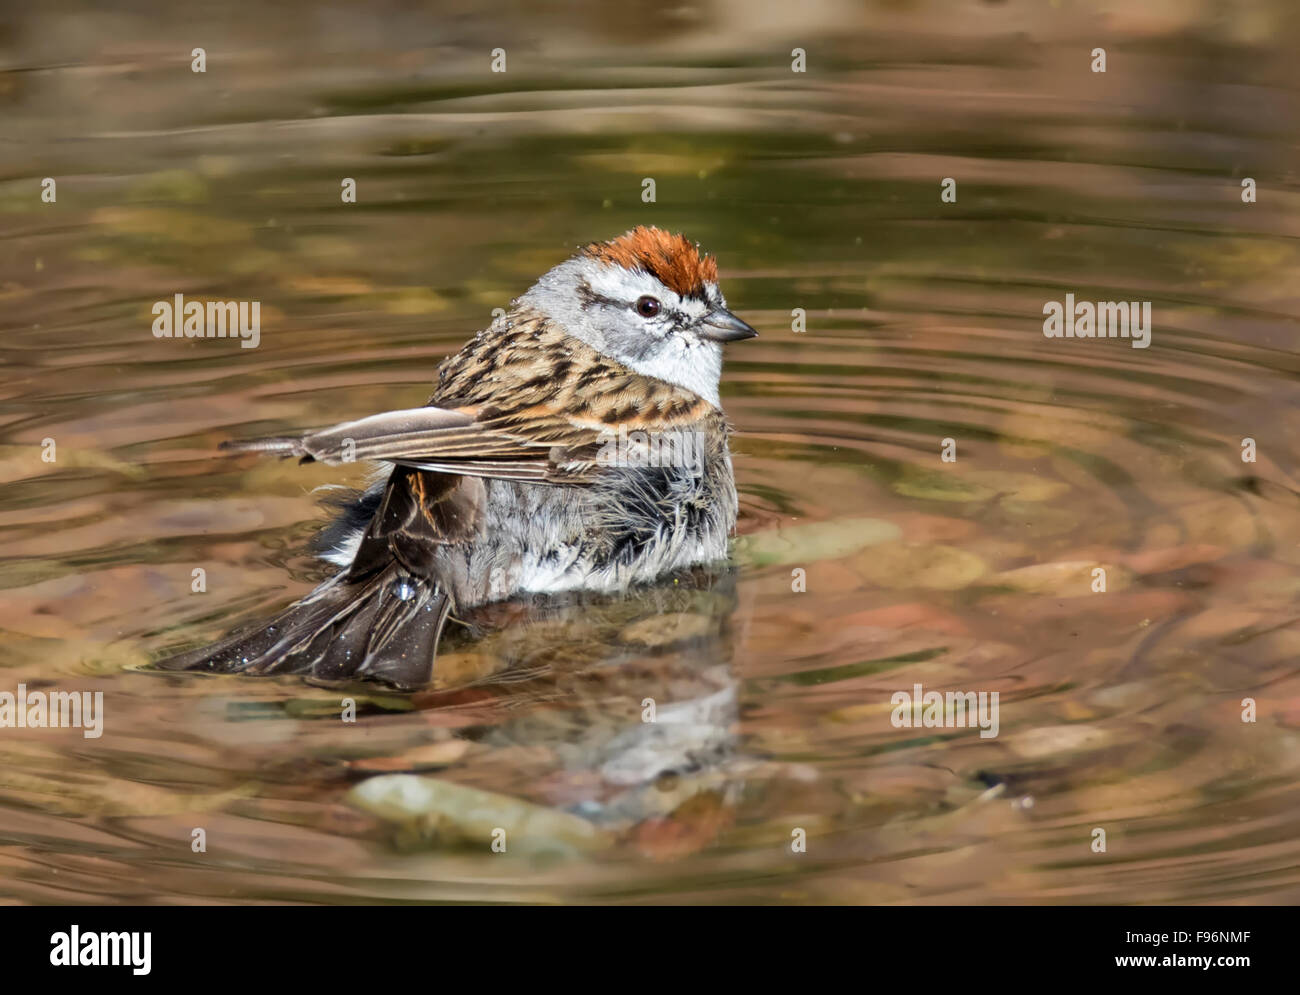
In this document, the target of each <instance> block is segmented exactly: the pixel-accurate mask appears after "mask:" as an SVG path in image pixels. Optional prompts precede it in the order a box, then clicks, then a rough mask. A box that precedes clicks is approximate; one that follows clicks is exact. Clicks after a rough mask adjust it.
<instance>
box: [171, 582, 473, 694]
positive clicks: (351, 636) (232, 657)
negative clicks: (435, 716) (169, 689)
mask: <svg viewBox="0 0 1300 995" xmlns="http://www.w3.org/2000/svg"><path fill="white" fill-rule="evenodd" d="M450 612H451V601H450V599H449V598H448V597H447V595H446V594H445V593H443V592H442V591H441V590H440V589H439V587H438V586H437V585H436V584H432V583H431V582H429V581H428V580H425V579H423V578H421V577H417V576H415V575H413V574H411V573H410V572H409V571H407V570H406V569H405V568H403V567H402V566H401V565H400V564H398V563H393V564H391V565H389V566H388V567H387V568H385V569H383V570H380V571H378V572H376V573H374V574H372V575H371V576H369V577H367V578H364V579H360V580H352V579H349V578H348V576H347V575H346V574H340V575H339V576H337V577H334V578H332V579H331V580H328V581H326V582H325V583H324V584H322V585H321V586H320V587H318V588H316V590H314V591H313V592H312V593H311V594H309V595H307V597H305V598H303V599H302V600H301V601H299V602H297V603H296V604H293V605H291V606H290V607H289V608H287V609H286V610H285V611H283V612H282V613H281V614H280V615H278V616H277V617H275V618H274V619H272V620H271V621H270V622H268V623H264V624H261V625H259V626H258V627H256V628H254V629H251V630H244V631H242V632H239V633H236V634H234V635H232V636H229V637H227V638H226V639H224V640H222V641H221V642H219V643H217V644H216V645H214V646H205V647H203V648H202V649H198V650H194V651H191V652H189V653H183V654H180V655H179V656H174V657H171V658H170V659H167V660H163V661H161V662H160V663H158V664H157V665H156V666H157V667H159V668H160V669H162V670H203V671H207V672H209V673H224V674H235V673H242V674H310V675H311V676H312V677H315V678H318V679H321V680H327V681H343V680H351V679H368V680H380V681H384V682H385V683H388V684H392V685H394V686H396V687H420V686H422V685H425V684H428V683H429V681H430V680H431V679H432V676H433V661H434V657H435V656H436V654H437V648H438V640H439V638H440V636H441V635H442V630H443V628H444V626H445V625H446V623H447V618H448V615H449V614H450Z"/></svg>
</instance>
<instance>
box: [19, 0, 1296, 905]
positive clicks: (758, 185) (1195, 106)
mask: <svg viewBox="0 0 1300 995" xmlns="http://www.w3.org/2000/svg"><path fill="white" fill-rule="evenodd" d="M1133 6H1135V5H1131V4H1128V3H1119V2H1115V3H1087V2H1074V3H1065V2H1062V3H1060V4H1056V5H1047V4H1024V3H1016V2H1007V3H959V2H940V0H930V2H924V3H922V2H919V0H918V2H915V3H909V2H903V0H896V2H891V3H883V2H882V3H871V4H858V5H849V4H835V3H824V4H821V5H815V6H814V7H812V8H807V7H796V5H788V4H776V3H772V4H759V5H756V6H754V5H750V6H746V7H742V5H741V4H739V3H735V2H718V3H706V4H703V5H701V6H695V7H680V8H675V9H673V10H672V11H671V12H669V13H662V12H660V11H659V9H658V5H654V4H633V5H631V6H620V7H619V8H618V10H617V11H615V9H614V8H612V7H608V6H601V7H597V8H592V9H591V10H588V11H582V10H578V9H576V8H575V9H574V11H572V12H570V13H552V14H548V15H546V16H540V15H538V14H536V13H529V12H527V9H526V7H525V6H524V5H518V6H511V7H507V8H506V9H505V10H504V12H500V11H499V12H497V13H494V14H488V13H484V12H482V11H481V9H480V7H479V5H477V4H469V3H461V4H451V5H444V8H445V9H444V11H443V13H442V14H440V15H437V16H435V15H433V14H431V13H422V12H418V11H417V10H415V9H414V8H413V7H411V6H409V5H406V4H398V3H391V4H383V3H381V4H374V5H371V6H370V8H369V9H370V10H371V11H372V12H373V19H366V20H363V19H361V18H360V16H359V15H358V14H357V13H355V12H353V13H348V12H347V11H345V10H343V9H342V8H338V9H335V8H324V9H322V8H319V7H313V8H308V7H306V6H305V5H304V6H303V7H302V8H301V9H298V8H297V6H296V5H293V4H290V5H281V6H279V7H277V8H276V11H275V12H271V13H268V12H267V11H265V10H263V8H262V7H261V5H247V6H241V5H239V4H236V5H234V7H233V8H231V12H229V13H223V14H220V15H218V14H216V13H211V12H205V13H203V14H195V13H189V14H183V13H178V12H171V13H169V12H170V11H172V7H171V6H170V5H167V6H163V5H158V6H157V8H156V9H154V5H150V4H141V5H136V6H135V7H134V8H132V9H133V10H134V11H135V13H132V14H124V13H118V14H108V13H102V12H77V11H76V7H75V5H73V6H70V7H67V8H62V7H60V8H57V10H51V9H48V8H47V9H44V10H38V9H37V8H35V7H29V8H27V9H26V10H23V9H14V10H11V11H10V12H8V13H6V14H4V15H3V18H2V19H0V67H3V72H0V114H2V115H3V120H4V128H3V141H0V236H2V240H0V301H2V302H3V310H2V311H0V325H2V326H3V336H2V337H0V362H2V363H3V369H4V376H3V394H2V397H0V416H2V418H3V422H2V423H3V425H4V433H3V449H2V450H0V469H2V471H3V480H4V484H5V486H4V489H3V492H0V530H2V531H0V536H2V538H3V550H2V553H3V559H0V588H2V589H3V597H2V599H0V629H2V631H0V645H2V647H3V651H2V656H0V667H3V673H0V691H11V692H12V691H15V690H16V688H17V685H18V684H19V683H25V684H26V685H27V687H28V688H29V689H30V690H35V689H37V688H41V689H45V690H50V689H65V690H66V689H84V690H92V691H102V692H103V695H104V729H103V735H102V737H100V738H98V739H87V738H85V737H83V736H82V734H81V733H80V732H79V731H77V730H68V729H60V730H33V729H0V896H3V897H4V898H5V899H7V900H9V901H16V902H77V903H80V902H86V903H105V902H116V901H129V902H161V903H176V902H232V901H241V902H242V901H305V902H330V903H337V902H356V901H431V900H433V901H447V900H451V901H467V900H468V901H491V902H502V901H542V902H573V901H601V902H606V901H609V902H628V901H637V902H660V901H691V902H727V901H731V902H735V901H743V902H810V903H822V902H848V903H861V902H957V903H999V902H1028V903H1040V902H1042V903H1091V902H1171V901H1173V902H1268V903H1277V902H1295V901H1297V900H1300V840H1298V839H1297V832H1296V816H1297V811H1298V810H1300V787H1297V781H1296V774H1297V768H1298V767H1300V667H1298V666H1297V663H1296V660H1297V650H1300V627H1298V626H1297V625H1296V622H1297V620H1298V619H1300V547H1298V545H1297V544H1298V543H1300V496H1298V492H1297V469H1298V468H1297V460H1296V452H1297V449H1296V438H1295V437H1296V432H1297V429H1300V413H1298V411H1300V408H1298V407H1297V403H1296V402H1297V377H1296V374H1297V371H1298V370H1300V357H1298V356H1297V352H1296V347H1295V343H1296V333H1297V327H1298V320H1300V292H1298V291H1297V289H1296V288H1297V287H1300V248H1298V247H1297V241H1296V235H1297V228H1298V222H1300V185H1298V181H1297V176H1296V174H1295V171H1294V169H1295V167H1294V164H1295V162H1296V151H1297V150H1296V141H1295V134H1296V124H1297V119H1298V118H1297V111H1300V99H1298V98H1297V83H1298V82H1300V79H1298V76H1297V70H1296V66H1295V57H1294V53H1295V51H1296V46H1297V43H1300V15H1298V14H1297V12H1296V11H1295V10H1294V9H1293V5H1291V4H1290V3H1288V2H1285V0H1277V2H1260V3H1242V4H1229V3H1209V2H1206V3H1200V4H1197V3H1190V4H1189V3H1172V2H1170V3H1148V4H1143V5H1141V6H1142V7H1143V10H1142V12H1141V13H1137V12H1133V11H1131V10H1129V8H1131V7H1133ZM205 10H207V9H206V8H205ZM195 45H203V46H204V47H205V48H206V52H207V60H208V61H207V69H208V71H207V72H206V73H204V74H196V73H193V72H191V69H190V58H191V56H190V51H191V49H192V48H193V47H194V46H195ZM1097 46H1102V47H1105V48H1106V50H1107V58H1108V65H1107V71H1106V73H1105V74H1101V73H1093V72H1091V71H1090V69H1089V63H1090V61H1091V56H1090V52H1091V50H1092V49H1093V48H1094V47H1097ZM496 47H503V48H505V49H506V52H507V60H508V61H507V72H505V73H504V74H493V73H491V72H490V71H489V66H490V61H491V55H490V53H491V50H492V49H493V48H496ZM794 47H803V48H805V49H806V50H807V53H808V55H807V59H808V64H807V68H808V71H807V72H806V73H802V74H797V73H792V72H791V71H790V61H791V59H790V55H789V53H790V51H791V49H792V48H794ZM47 176H48V177H53V178H55V179H56V181H57V200H56V202H55V203H52V204H49V203H42V202H41V200H40V191H41V182H40V181H41V179H42V178H43V177H47ZM343 177H352V178H354V179H356V181H357V185H358V202H357V203H356V204H343V203H342V202H341V199H340V182H341V180H342V178H343ZM646 177H650V178H653V179H655V181H656V188H657V189H656V195H657V199H656V202H655V203H653V204H648V203H643V202H642V200H641V192H642V180H643V179H644V178H646ZM944 177H952V178H955V179H956V181H957V201H956V202H955V203H942V202H941V201H940V181H941V180H942V179H943V178H944ZM1246 177H1249V178H1252V179H1254V180H1255V181H1256V183H1257V185H1258V200H1257V202H1255V203H1243V201H1242V197H1241V182H1242V180H1243V178H1246ZM637 223H655V224H659V225H662V226H665V227H671V228H674V229H680V230H684V231H686V232H687V233H688V234H689V235H690V236H691V237H693V238H695V239H698V240H699V241H700V242H701V243H702V244H703V245H704V246H705V247H706V248H707V249H709V250H710V251H712V252H714V253H716V254H717V256H718V258H719V260H720V263H721V267H722V273H723V289H724V292H725V293H726V294H727V295H728V298H729V300H730V302H731V304H732V306H733V307H734V309H735V310H737V311H738V312H739V313H741V314H742V315H744V316H745V317H746V318H747V319H748V320H750V321H751V322H752V323H753V324H755V325H756V326H758V327H759V328H760V329H761V330H762V337H761V338H760V339H759V340H758V341H756V342H750V343H743V344H740V345H738V346H736V347H734V348H732V349H731V350H730V359H729V363H728V367H727V372H726V375H725V379H724V388H723V400H724V405H725V407H726V409H727V412H728V414H729V415H730V417H731V418H732V420H733V422H734V423H735V425H736V427H737V429H738V432H739V435H738V437H737V440H736V443H735V449H736V452H737V472H738V477H739V484H740V489H741V492H742V522H741V526H740V532H741V533H742V538H741V540H740V542H739V545H738V551H737V568H736V571H735V572H734V574H732V575H730V576H726V577H722V578H714V579H709V578H697V579H696V580H695V581H694V582H686V583H679V584H677V585H675V586H671V585H665V586H664V587H663V588H660V589H656V590H651V591H642V592H637V593H636V594H634V595H633V596H631V597H629V598H627V599H623V600H616V601H613V602H602V603H597V604H589V605H577V606H574V605H564V604H559V605H555V606H552V607H551V608H550V609H548V610H546V611H541V612H534V613H530V614H525V613H523V612H520V611H515V610H512V609H510V608H509V607H505V608H502V609H498V610H497V611H495V612H493V613H488V615H487V617H485V618H484V619H480V620H479V621H480V624H481V629H482V631H483V632H485V633H486V634H485V635H483V636H482V638H473V637H471V635H470V634H468V633H465V632H460V631H458V632H456V633H453V635H452V637H451V639H450V640H449V641H448V645H447V647H446V656H445V657H444V658H443V661H442V665H441V669H440V671H439V676H438V681H437V684H436V686H435V687H434V688H431V689H430V690H428V691H426V692H421V693H419V694H416V695H414V696H406V695H400V694H394V693H389V692H385V691H384V690H383V689H382V688H376V687H373V686H372V687H361V688H353V689H343V690H342V691H341V690H339V689H329V688H319V687H312V686H309V685H307V684H305V683H304V682H301V681H299V680H296V679H283V680H267V679H261V680H258V679H249V678H202V677H197V676H174V675H168V676H162V675H158V674H155V673H150V672H148V671H147V670H146V669H144V668H145V667H146V665H147V664H148V662H149V660H150V659H153V658H157V657H158V656H160V655H162V654H163V653H165V652H167V651H169V650H174V649H177V648H180V647H183V646H189V645H192V644H195V643H198V642H201V641H203V640H205V639H210V638H214V637H216V636H218V635H220V634H221V633H222V632H224V631H225V630H226V629H227V628H229V627H230V626H232V625H233V624H235V623H237V622H241V621H247V620H252V619H256V618H258V617H261V616H264V615H266V614H269V613H270V612H271V611H273V610H275V609H277V608H279V607H280V606H282V605H284V604H286V603H287V602H288V601H290V600H291V599H293V598H295V597H297V596H300V595H302V594H303V593H305V592H306V591H308V590H309V589H310V588H311V586H312V585H313V583H314V582H315V581H317V580H318V579H320V578H321V577H322V576H323V575H324V572H323V571H322V570H321V568H320V566H319V565H318V564H316V563H315V562H313V561H312V560H311V558H310V556H309V555H308V554H307V551H306V546H307V542H308V540H309V538H310V536H311V535H312V533H313V531H314V530H315V529H316V528H317V527H318V526H319V525H320V523H321V522H322V520H323V512H322V511H321V510H320V507H319V497H320V495H319V494H313V493H312V489H313V488H315V487H318V486H320V485H323V484H347V485H357V484H360V483H361V482H362V481H363V480H364V477H365V473H364V471H363V470H362V469H360V468H341V469H340V468H333V469H331V468H323V467H298V466H296V465H294V464H293V463H280V462H275V461H269V462H268V461H259V460H257V459H255V458H251V457H238V458H231V457H225V456H222V455H219V454H218V453H217V452H216V451H215V450H216V447H217V445H218V444H219V443H220V442H221V441H222V440H224V439H227V438H230V437H239V436H249V435H257V434H270V433H276V432H282V431H288V430H291V429H293V428H301V427H314V426H319V425H324V424H329V423H332V422H334V421H337V420H340V419H342V418H346V417H355V416H360V415H364V414H368V413H371V412H374V411H378V410H381V409H384V408H387V407H396V406H409V405H415V404H419V403H423V401H424V400H425V398H426V397H427V395H428V393H429V389H430V383H431V378H432V375H433V371H434V369H435V367H436V365H437V363H438V361H439V360H440V358H441V357H442V356H444V355H446V354H447V353H449V352H450V351H453V350H454V349H456V348H457V347H458V346H459V344H460V343H461V342H462V341H463V340H465V339H466V338H467V337H469V335H471V334H472V333H473V332H474V331H475V330H476V329H478V328H480V327H482V326H484V325H485V324H486V323H487V322H488V321H489V320H490V312H491V309H492V308H493V307H497V306H502V305H505V304H506V303H507V302H508V301H509V299H510V298H511V297H513V296H514V295H516V294H518V293H520V292H522V291H523V290H524V289H526V287H527V286H528V284H529V283H530V281H531V279H532V278H534V277H535V276H536V275H538V274H539V273H540V272H542V271H543V270H544V269H546V268H547V267H549V266H550V265H552V264H554V263H555V262H557V261H559V260H560V259H561V258H563V257H564V255H566V254H567V253H568V252H569V251H570V250H571V249H572V247H573V246H574V245H576V244H579V243H581V242H585V241H587V240H590V239H594V238H604V237H609V236H611V235H614V234H616V233H618V232H621V231H623V230H624V229H626V228H628V227H630V226H632V225H634V224H637ZM177 293H183V294H186V295H188V296H190V297H191V298H194V299H214V300H256V301H260V302H261V317H262V331H261V342H260V346H259V347H258V348H256V349H241V348H239V346H238V344H237V343H236V342H231V341H217V340H208V341H180V342H176V341H166V340H158V339H155V338H154V337H153V336H152V335H151V334H150V325H151V322H152V314H151V308H152V306H153V304H154V302H156V301H160V300H171V299H172V296H173V295H174V294H177ZM1066 293H1073V294H1074V295H1075V296H1076V297H1077V298H1078V299H1079V300H1089V301H1098V300H1103V301H1104V300H1137V301H1149V302H1150V303H1151V307H1152V315H1153V319H1152V325H1153V334H1152V339H1151V345H1150V347H1149V348H1147V349H1134V348H1131V345H1130V343H1129V342H1127V341H1123V340H1070V339H1051V338H1046V337H1045V336H1044V335H1043V332H1042V321H1043V317H1042V315H1043V306H1044V304H1045V303H1046V302H1049V301H1062V300H1064V297H1065V294H1066ZM796 308H802V309H804V311H805V312H806V331H804V332H796V331H793V330H792V318H791V312H792V310H793V309H796ZM1246 438H1249V439H1253V440H1254V444H1255V451H1256V461H1255V462H1243V459H1242V452H1243V439H1246ZM45 439H53V440H55V444H56V447H57V448H56V458H55V462H53V463H45V462H42V459H41V451H42V441H43V440H45ZM944 439H952V440H953V441H954V443H955V446H956V453H957V460H956V462H951V463H949V462H944V461H943V460H942V459H941V455H940V454H941V447H942V444H943V440H944ZM1098 567H1100V568H1101V569H1103V570H1104V571H1105V579H1106V590H1105V591H1104V592H1095V591H1094V590H1093V588H1094V586H1095V584H1096V582H1095V581H1094V576H1095V575H1094V570H1095V569H1096V568H1098ZM195 568H202V569H203V570H204V571H205V572H206V592H204V593H192V591H191V578H192V571H193V570H194V569H195ZM795 570H802V571H803V572H804V573H803V577H804V582H803V586H805V587H806V590H804V591H796V590H794V588H795V587H798V586H800V585H799V584H798V583H797V582H796V579H795V576H794V574H793V572H794V571H795ZM915 684H921V685H923V687H924V689H925V690H932V689H933V690H940V691H945V690H958V691H975V692H979V691H985V692H993V691H996V692H998V693H999V696H1000V722H999V730H998V734H997V736H995V737H990V738H982V737H981V736H980V735H979V731H978V730H977V729H972V728H919V729H918V728H899V727H896V726H895V724H893V723H892V722H891V712H892V708H891V705H890V699H891V696H892V695H893V694H895V692H899V691H909V692H910V691H911V690H912V688H913V686H914V685H915ZM345 694H350V695H352V696H353V697H355V698H356V699H357V701H358V717H357V721H356V722H353V723H348V722H342V721H340V699H341V697H342V696H344V695H345ZM646 698H653V699H654V700H655V702H656V704H657V707H658V709H659V712H660V714H659V717H660V719H661V721H659V722H656V723H655V724H653V725H651V724H648V723H643V722H642V721H641V717H642V709H643V704H642V703H643V700H644V699H646ZM1245 698H1250V699H1253V700H1254V702H1255V707H1256V709H1257V714H1256V720H1255V721H1254V722H1244V721H1243V720H1242V714H1243V704H1242V701H1243V699H1245ZM394 774H397V775H415V776H417V777H420V778H424V779H425V780H421V781H405V780H400V779H399V780H392V779H391V775H394ZM383 778H389V779H388V780H384V779H383ZM466 789H479V790H482V791H484V792H488V793H489V794H487V795H484V796H480V795H475V794H472V793H471V792H469V791H468V790H466ZM196 828H201V829H203V830H204V831H205V833H206V844H207V846H206V852H202V853H196V852H194V850H193V848H192V845H191V841H192V834H193V831H194V830H195V829H196ZM498 828H501V829H504V830H505V831H506V838H507V841H508V844H507V850H506V852H505V853H494V852H492V850H491V846H490V843H491V839H492V831H493V830H494V829H498ZM1096 829H1104V830H1105V831H1106V851H1105V852H1104V853H1100V852H1095V851H1094V848H1093V843H1094V835H1095V834H1094V830H1096ZM800 830H802V832H803V833H804V834H805V835H806V840H807V846H806V852H792V847H791V843H792V839H793V838H794V837H795V836H797V835H798V831H800Z"/></svg>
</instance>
